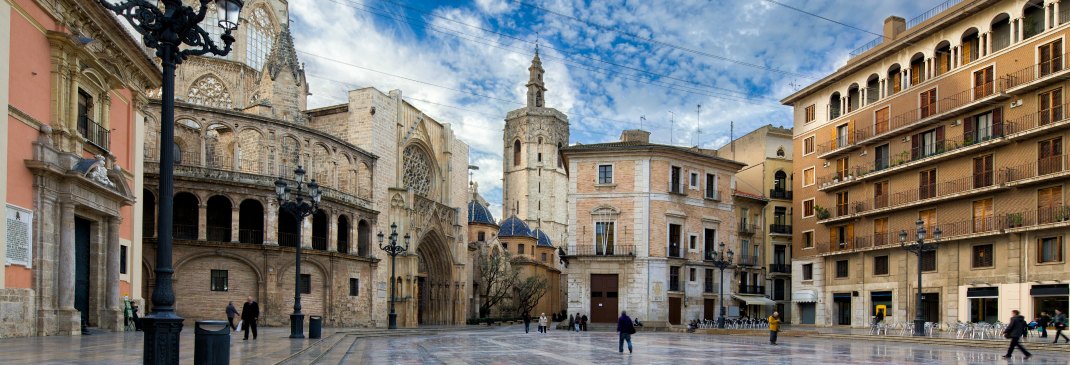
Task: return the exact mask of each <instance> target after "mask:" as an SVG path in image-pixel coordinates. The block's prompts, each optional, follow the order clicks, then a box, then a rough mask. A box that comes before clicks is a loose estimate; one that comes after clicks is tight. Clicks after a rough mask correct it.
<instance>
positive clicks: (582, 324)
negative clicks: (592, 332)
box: [580, 314, 587, 332]
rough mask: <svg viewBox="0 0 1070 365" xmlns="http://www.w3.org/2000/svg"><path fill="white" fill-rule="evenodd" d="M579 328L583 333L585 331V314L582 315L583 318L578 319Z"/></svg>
mask: <svg viewBox="0 0 1070 365" xmlns="http://www.w3.org/2000/svg"><path fill="white" fill-rule="evenodd" d="M580 327H581V328H582V329H583V331H584V332H586V331H587V315H586V314H584V315H583V318H580Z"/></svg>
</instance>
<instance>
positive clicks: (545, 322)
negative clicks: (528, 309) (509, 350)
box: [524, 313, 550, 333]
mask: <svg viewBox="0 0 1070 365" xmlns="http://www.w3.org/2000/svg"><path fill="white" fill-rule="evenodd" d="M530 327H531V315H530V314H527V313H524V333H528V329H529V328H530ZM549 331H550V320H549V319H547V318H546V313H543V314H541V315H539V332H542V333H547V332H549Z"/></svg>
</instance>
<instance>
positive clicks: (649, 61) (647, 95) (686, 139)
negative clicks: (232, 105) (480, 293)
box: [290, 0, 944, 218]
mask: <svg viewBox="0 0 1070 365" xmlns="http://www.w3.org/2000/svg"><path fill="white" fill-rule="evenodd" d="M777 1H778V2H779V3H782V4H785V5H788V6H791V7H795V8H798V9H801V10H804V11H806V12H810V13H814V14H817V15H820V16H821V17H825V18H828V19H831V20H834V21H836V22H840V23H844V24H847V25H850V27H848V26H845V25H842V24H837V23H836V22H833V21H829V20H825V19H821V18H819V17H817V16H813V15H808V14H805V13H803V12H800V11H797V10H793V9H791V8H789V7H787V6H784V5H781V4H778V3H774V2H770V1H764V0H747V1H743V0H737V1H699V0H695V1H685V0H667V1H636V0H633V1H628V0H624V1H618V0H598V1H579V0H521V1H515V0H474V1H431V0H420V1H417V0H367V1H361V0H292V1H291V2H290V11H291V14H290V16H291V21H292V22H293V30H294V34H295V38H296V39H295V45H296V46H297V49H298V57H299V58H300V59H301V61H303V62H305V64H306V72H307V73H308V76H309V83H310V85H311V92H312V96H311V97H310V99H309V104H310V105H309V107H310V108H311V107H320V106H326V105H333V104H339V103H343V102H344V101H345V95H346V94H345V92H346V90H349V89H354V88H358V87H367V86H372V87H376V88H378V89H380V90H384V91H387V90H392V89H400V90H402V92H403V96H404V97H405V98H406V99H407V100H408V101H409V102H410V103H412V104H414V105H416V106H417V107H419V108H420V109H421V110H423V111H425V112H426V113H428V114H429V115H432V116H433V117H435V118H436V119H437V120H439V121H440V122H443V123H450V124H451V125H452V126H453V128H454V129H455V130H456V131H457V133H456V134H457V135H458V136H459V137H460V138H461V139H463V140H464V141H465V142H467V143H468V144H469V146H470V148H471V153H470V160H471V163H472V164H474V165H477V166H479V170H478V171H477V172H476V173H475V175H474V180H475V181H477V182H479V185H480V192H481V193H482V194H483V196H484V197H485V198H486V199H487V200H488V201H490V202H491V204H492V207H491V211H492V212H494V213H496V217H497V218H500V217H501V205H500V204H501V171H502V156H501V155H502V129H503V127H504V120H503V119H504V117H505V114H506V113H507V112H508V111H509V110H513V109H517V108H519V107H521V106H522V103H523V102H524V100H525V89H524V83H525V82H526V80H527V67H528V65H529V64H530V61H531V57H532V55H533V53H534V44H535V41H536V39H537V40H538V42H539V44H540V55H541V56H542V60H543V65H544V67H545V68H546V76H545V78H546V84H547V89H548V91H547V94H546V104H547V106H549V107H553V108H556V109H558V110H561V111H562V112H564V113H565V114H567V115H568V116H569V120H570V123H571V143H577V142H579V143H598V142H608V141H613V140H616V139H617V138H618V136H619V135H620V131H621V130H623V129H631V128H639V127H640V123H642V127H643V129H646V130H648V131H650V132H652V136H651V138H652V140H653V142H656V143H667V144H669V143H671V144H676V145H687V146H693V145H696V144H697V145H701V146H702V147H704V148H717V147H720V146H721V145H723V144H724V143H726V142H728V140H729V133H730V132H729V124H730V123H731V122H734V124H735V132H734V135H735V136H740V135H743V134H745V133H747V132H749V131H751V130H753V129H755V128H757V127H760V126H762V125H765V124H773V125H781V126H789V127H790V126H791V124H792V121H791V109H790V108H789V107H786V106H781V105H780V104H779V102H778V100H780V99H781V98H783V97H784V96H786V95H788V94H789V93H791V92H792V91H794V90H796V89H797V88H799V87H801V86H804V85H807V84H810V83H812V82H814V81H816V80H817V79H819V78H820V77H823V76H824V75H827V74H828V73H830V72H832V71H833V70H835V69H837V68H839V67H841V66H843V65H844V63H845V62H846V61H847V57H848V53H849V52H850V51H851V50H853V49H855V48H857V47H859V46H861V45H862V44H864V43H866V42H868V41H870V40H872V39H873V38H875V37H876V35H874V34H872V33H877V34H879V33H880V32H881V29H882V24H883V20H884V19H885V18H886V17H888V16H890V15H898V16H902V17H904V18H906V19H911V18H914V17H915V16H918V15H920V14H922V13H924V12H925V11H927V10H929V9H931V8H933V7H935V6H937V5H938V4H940V3H943V2H944V0H920V1H898V0H853V1H852V0H825V1H791V0H777ZM852 27H853V28H860V29H853V28H852ZM863 30H864V31H863ZM870 32H872V33H870ZM698 105H701V110H699V108H698ZM643 117H645V121H641V118H643Z"/></svg>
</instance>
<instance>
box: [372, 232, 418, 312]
mask: <svg viewBox="0 0 1070 365" xmlns="http://www.w3.org/2000/svg"><path fill="white" fill-rule="evenodd" d="M378 237H379V249H380V250H383V251H386V254H387V255H390V324H389V327H387V328H388V329H397V328H398V314H397V312H394V297H396V296H397V295H396V293H397V292H396V291H394V285H395V283H396V282H397V279H396V278H397V274H396V270H397V269H396V267H397V265H396V264H397V257H398V255H400V254H402V253H404V252H405V251H408V250H409V241H410V240H411V239H412V237H409V234H408V233H406V234H405V246H401V245H398V224H397V223H392V224H390V243H389V244H387V245H383V239H384V238H386V236H384V235H383V232H382V231H379V234H378Z"/></svg>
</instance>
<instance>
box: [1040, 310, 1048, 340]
mask: <svg viewBox="0 0 1070 365" xmlns="http://www.w3.org/2000/svg"><path fill="white" fill-rule="evenodd" d="M1037 325H1039V326H1040V338H1048V326H1050V325H1051V316H1050V315H1048V312H1040V318H1038V319H1037Z"/></svg>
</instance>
